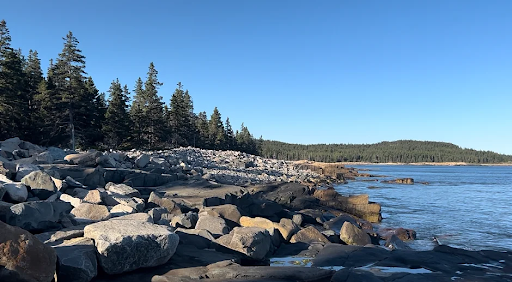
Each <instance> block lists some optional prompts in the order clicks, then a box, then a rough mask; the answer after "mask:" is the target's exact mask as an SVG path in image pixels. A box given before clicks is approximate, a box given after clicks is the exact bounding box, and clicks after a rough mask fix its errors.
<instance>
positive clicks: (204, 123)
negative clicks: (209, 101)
mask: <svg viewBox="0 0 512 282" xmlns="http://www.w3.org/2000/svg"><path fill="white" fill-rule="evenodd" d="M195 127H196V128H197V132H198V138H197V139H198V140H197V141H196V144H197V146H198V147H199V148H204V149H211V147H210V143H209V136H210V132H209V126H208V116H207V115H206V112H204V111H203V112H200V113H199V114H198V115H197V119H196V120H195Z"/></svg>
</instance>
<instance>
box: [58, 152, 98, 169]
mask: <svg viewBox="0 0 512 282" xmlns="http://www.w3.org/2000/svg"><path fill="white" fill-rule="evenodd" d="M102 155H103V154H102V153H101V152H98V151H96V150H91V151H88V152H86V153H82V154H71V155H67V156H66V157H64V160H66V161H68V162H70V163H71V164H75V165H79V166H86V167H94V166H96V159H97V158H99V157H101V156H102Z"/></svg>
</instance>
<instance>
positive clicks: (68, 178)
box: [64, 175, 85, 188]
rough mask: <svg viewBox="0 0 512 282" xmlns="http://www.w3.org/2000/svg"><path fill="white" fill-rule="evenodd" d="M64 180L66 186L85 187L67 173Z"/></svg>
mask: <svg viewBox="0 0 512 282" xmlns="http://www.w3.org/2000/svg"><path fill="white" fill-rule="evenodd" d="M64 181H65V182H66V184H67V185H68V187H70V188H85V186H84V185H83V184H82V183H80V182H78V181H76V180H74V179H73V178H72V177H71V176H69V175H68V176H66V178H65V179H64Z"/></svg>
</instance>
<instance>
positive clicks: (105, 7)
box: [0, 0, 512, 154]
mask: <svg viewBox="0 0 512 282" xmlns="http://www.w3.org/2000/svg"><path fill="white" fill-rule="evenodd" d="M0 18H3V19H5V20H6V21H7V26H8V27H9V29H10V31H11V36H12V38H13V43H12V45H13V46H14V47H19V48H21V49H22V50H23V52H24V53H25V54H27V53H28V50H29V49H35V50H37V51H38V52H39V54H40V58H41V59H42V63H43V68H44V70H46V68H47V66H48V61H49V59H50V58H56V57H57V54H58V53H59V52H60V51H61V50H62V46H63V40H62V39H61V38H62V37H64V36H65V35H66V33H67V32H68V31H70V30H71V31H73V33H74V34H75V36H76V37H77V38H78V40H79V41H80V45H79V47H80V48H81V49H82V50H83V54H84V55H85V56H86V63H87V65H86V66H87V71H88V73H89V75H91V76H92V77H93V79H94V81H95V83H96V85H97V86H98V88H99V89H100V91H106V90H107V89H108V87H109V85H110V82H111V81H112V80H114V79H115V78H119V79H120V81H121V83H123V84H128V86H129V87H130V89H133V86H134V83H135V80H136V79H137V78H138V77H139V76H141V77H143V78H145V76H146V72H147V67H148V65H149V63H150V62H151V61H153V62H154V63H155V66H156V68H157V70H158V71H159V79H160V80H161V81H162V82H163V83H164V86H162V87H161V89H160V92H159V93H160V95H161V96H163V97H164V101H166V102H167V103H168V102H169V99H170V96H171V94H172V92H173V91H174V88H175V87H176V83H177V82H178V81H181V82H182V83H183V84H184V86H185V88H186V89H189V91H190V94H191V95H192V98H193V100H194V105H195V111H196V112H199V111H203V110H205V111H207V113H208V114H210V113H211V112H212V110H213V108H214V107H215V106H217V107H218V108H219V110H220V112H221V114H222V115H223V118H225V117H226V116H229V118H230V120H231V122H232V124H233V127H234V128H235V129H236V128H239V125H240V124H241V123H242V122H245V124H246V125H247V126H248V128H249V130H251V132H252V133H253V134H254V136H255V137H259V136H260V135H263V137H264V138H265V139H273V140H280V141H285V142H293V143H304V144H311V143H376V142H380V141H393V140H399V139H415V140H432V141H445V142H452V143H455V144H457V145H459V146H461V147H464V148H474V149H483V150H492V151H496V152H499V153H507V154H512V1H510V0H493V1H485V0H479V1H476V0H450V1H446V0H429V1H410V0H402V1H398V0H389V1H381V0H373V1H364V0H363V1H345V0H343V1H342V0H334V1H330V0H329V1H328V0H323V1H313V0H310V1H302V0H279V1H276V0H252V1H249V0H244V1H242V0H236V1H235V0H233V1H224V0H215V1H212V0H196V1H188V0H179V1H171V0H167V1H162V0H158V1H157V0H151V1H132V0H125V1H114V0H109V1H106V0H102V1H97V0H87V1H69V0H68V1H62V0H58V1H53V0H52V1H39V0H38V1H24V0H17V1H3V2H2V3H1V4H0Z"/></svg>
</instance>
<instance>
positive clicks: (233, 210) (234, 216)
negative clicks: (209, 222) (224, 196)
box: [202, 204, 242, 228]
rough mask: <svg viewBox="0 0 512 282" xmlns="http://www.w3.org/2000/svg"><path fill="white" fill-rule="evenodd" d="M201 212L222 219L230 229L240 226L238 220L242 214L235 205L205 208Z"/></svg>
mask: <svg viewBox="0 0 512 282" xmlns="http://www.w3.org/2000/svg"><path fill="white" fill-rule="evenodd" d="M202 212H206V213H208V214H209V215H213V216H220V217H222V218H223V219H224V220H225V221H226V223H227V224H228V226H229V227H230V228H234V227H237V226H240V218H241V217H242V214H241V212H240V209H239V208H238V207H237V206H235V205H231V204H225V205H219V206H213V207H205V208H203V209H202Z"/></svg>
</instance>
